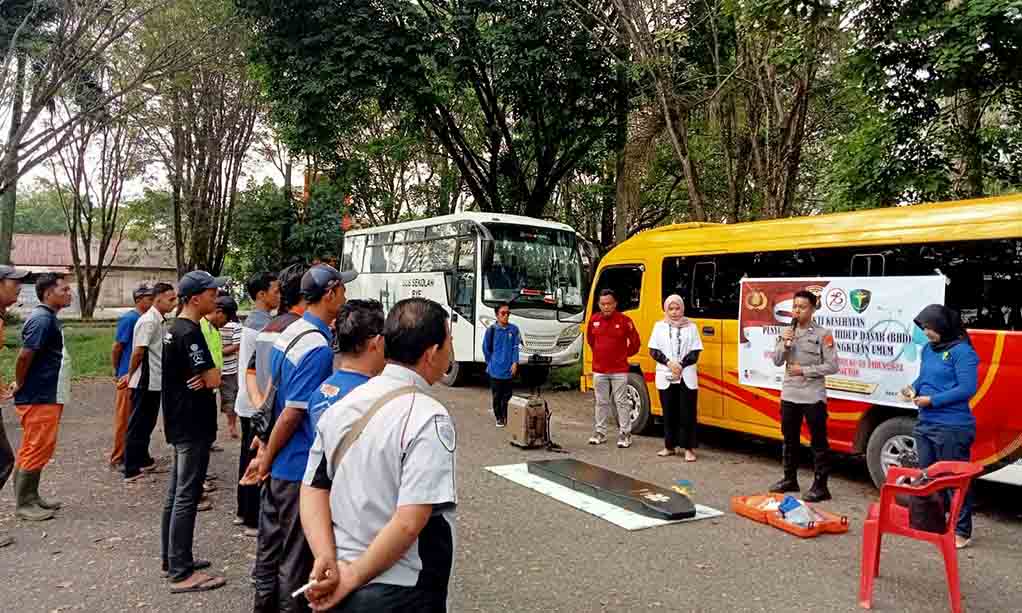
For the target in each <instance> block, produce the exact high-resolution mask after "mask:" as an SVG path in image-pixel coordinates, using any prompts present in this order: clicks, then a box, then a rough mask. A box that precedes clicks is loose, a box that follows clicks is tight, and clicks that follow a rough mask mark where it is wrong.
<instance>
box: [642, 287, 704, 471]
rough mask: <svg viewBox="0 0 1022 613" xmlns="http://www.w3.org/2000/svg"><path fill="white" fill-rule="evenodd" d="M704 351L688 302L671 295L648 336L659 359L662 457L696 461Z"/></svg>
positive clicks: (654, 355) (657, 367)
mask: <svg viewBox="0 0 1022 613" xmlns="http://www.w3.org/2000/svg"><path fill="white" fill-rule="evenodd" d="M702 350H703V342H702V339H700V338H699V330H698V329H697V328H696V325H695V324H694V323H692V322H690V321H689V320H688V319H687V318H686V317H685V301H684V300H682V299H681V296H678V295H676V294H672V295H670V296H668V297H667V300H665V301H664V319H663V321H658V322H657V323H656V324H655V325H654V326H653V332H652V333H651V334H650V335H649V354H650V356H652V357H653V359H654V360H656V362H657V366H656V387H657V391H658V392H659V393H660V406H661V407H663V411H664V448H663V449H662V450H661V451H659V452H658V453H657V455H659V456H662V457H663V456H669V455H681V453H682V450H684V454H685V461H687V462H695V461H696V456H695V453H694V452H693V450H694V449H695V448H696V391H697V389H698V387H699V378H698V373H697V372H696V362H698V361H699V352H700V351H702Z"/></svg>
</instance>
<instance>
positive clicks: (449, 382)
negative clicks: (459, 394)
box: [440, 360, 469, 387]
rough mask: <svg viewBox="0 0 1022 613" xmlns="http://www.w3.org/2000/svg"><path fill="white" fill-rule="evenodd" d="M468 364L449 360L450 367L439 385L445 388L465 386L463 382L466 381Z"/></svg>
mask: <svg viewBox="0 0 1022 613" xmlns="http://www.w3.org/2000/svg"><path fill="white" fill-rule="evenodd" d="M468 371H469V367H468V364H465V363H464V362H458V361H456V360H451V366H450V368H448V369H447V372H446V373H445V374H444V376H443V377H442V378H441V379H440V383H441V384H443V385H446V386H447V387H459V386H461V385H464V384H465V380H466V379H468Z"/></svg>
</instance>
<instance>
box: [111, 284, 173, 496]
mask: <svg viewBox="0 0 1022 613" xmlns="http://www.w3.org/2000/svg"><path fill="white" fill-rule="evenodd" d="M176 306H177V292H176V291H175V290H174V286H173V285H170V284H169V283H157V284H156V285H154V286H153V306H152V307H150V308H149V310H148V311H146V312H145V314H144V315H142V317H139V318H138V321H137V322H136V323H135V331H134V333H133V335H132V345H134V348H133V349H132V352H131V364H130V365H129V366H128V387H129V388H130V389H131V417H129V418H128V431H127V433H126V434H125V435H124V481H125V483H131V482H134V481H138V480H139V479H142V478H143V476H144V475H145V473H144V472H143V471H146V470H153V469H155V468H156V461H155V460H154V459H153V457H152V456H151V455H149V442H150V440H151V439H152V436H153V429H154V428H156V420H157V419H158V418H159V416H160V389H161V388H160V381H161V379H162V377H163V335H164V334H165V333H166V331H167V329H166V321H167V313H170V312H171V311H173V310H174V308H175V307H176Z"/></svg>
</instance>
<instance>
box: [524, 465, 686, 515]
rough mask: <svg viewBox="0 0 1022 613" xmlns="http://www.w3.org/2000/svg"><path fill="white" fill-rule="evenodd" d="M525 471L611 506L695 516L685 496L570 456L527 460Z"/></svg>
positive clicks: (637, 511) (641, 512) (645, 513)
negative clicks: (527, 469)
mask: <svg viewBox="0 0 1022 613" xmlns="http://www.w3.org/2000/svg"><path fill="white" fill-rule="evenodd" d="M528 467H529V472H530V473H531V474H533V475H537V476H539V477H543V478H544V479H547V480H548V481H553V482H554V483H557V484H559V485H563V486H565V487H569V488H571V489H573V490H575V491H577V492H581V493H583V494H586V495H588V496H592V497H594V498H598V499H599V500H603V501H605V502H609V503H610V504H613V505H615V506H618V507H621V508H623V509H627V510H629V511H632V512H634V513H639V514H641V515H645V516H647V517H655V518H657V519H667V520H673V519H688V518H690V517H695V515H696V507H695V505H694V504H692V501H691V500H690V499H689V498H688V496H683V495H681V494H679V493H677V492H675V491H673V490H668V489H664V488H662V487H660V486H659V485H654V484H652V483H648V482H646V481H639V480H637V479H633V478H631V477H629V476H627V475H622V474H621V473H616V472H613V471H610V470H607V469H606V468H602V467H600V466H594V465H592V464H587V463H585V462H579V461H578V460H573V459H571V458H566V459H563V460H540V461H537V462H529V463H528Z"/></svg>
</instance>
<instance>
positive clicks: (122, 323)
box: [110, 283, 153, 470]
mask: <svg viewBox="0 0 1022 613" xmlns="http://www.w3.org/2000/svg"><path fill="white" fill-rule="evenodd" d="M131 297H132V298H134V300H135V308H133V309H132V310H130V311H128V312H127V313H125V314H124V315H121V317H120V318H119V319H118V320H117V335H116V336H115V337H114V346H113V349H112V350H111V352H110V362H111V363H112V364H113V368H114V385H115V386H116V389H117V396H116V400H115V401H114V447H113V449H112V450H111V451H110V468H111V469H112V470H119V467H120V465H121V464H123V463H124V433H125V432H127V431H128V417H130V416H131V389H129V388H128V366H130V365H131V352H132V351H133V350H134V346H133V345H132V344H131V341H132V337H133V335H134V332H135V323H136V322H138V318H139V317H141V316H142V314H143V313H145V312H146V311H148V310H149V307H151V306H153V288H151V287H149V286H148V285H146V284H144V283H143V284H142V285H139V286H138V287H137V288H136V289H135V291H134V292H132V293H131Z"/></svg>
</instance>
